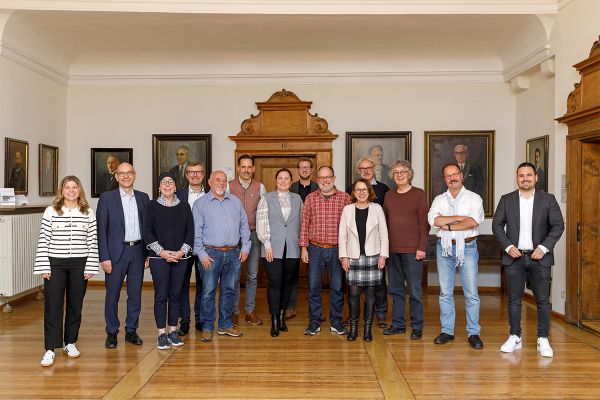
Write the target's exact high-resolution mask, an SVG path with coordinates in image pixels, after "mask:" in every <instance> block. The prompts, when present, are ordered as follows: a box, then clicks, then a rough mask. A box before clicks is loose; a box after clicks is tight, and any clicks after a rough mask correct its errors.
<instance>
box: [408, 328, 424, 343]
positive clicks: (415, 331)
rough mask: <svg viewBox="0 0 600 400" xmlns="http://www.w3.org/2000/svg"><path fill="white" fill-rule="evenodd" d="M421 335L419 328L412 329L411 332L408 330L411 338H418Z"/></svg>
mask: <svg viewBox="0 0 600 400" xmlns="http://www.w3.org/2000/svg"><path fill="white" fill-rule="evenodd" d="M422 337H423V331H422V330H420V329H413V330H412V332H410V338H411V339H412V340H419V339H421V338H422Z"/></svg>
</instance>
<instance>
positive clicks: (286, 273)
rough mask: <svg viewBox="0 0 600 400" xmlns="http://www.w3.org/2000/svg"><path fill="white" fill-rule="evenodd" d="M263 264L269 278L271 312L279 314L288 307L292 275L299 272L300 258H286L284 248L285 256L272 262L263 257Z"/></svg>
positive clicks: (268, 295)
mask: <svg viewBox="0 0 600 400" xmlns="http://www.w3.org/2000/svg"><path fill="white" fill-rule="evenodd" d="M263 266H264V268H265V271H266V272H267V277H268V278H269V284H268V286H267V301H268V303H269V314H277V313H279V311H280V310H285V309H286V308H287V307H288V302H289V300H290V289H291V283H292V277H293V276H294V274H298V269H299V268H300V259H299V258H285V250H284V252H283V258H274V259H273V261H271V262H269V261H267V260H266V258H263Z"/></svg>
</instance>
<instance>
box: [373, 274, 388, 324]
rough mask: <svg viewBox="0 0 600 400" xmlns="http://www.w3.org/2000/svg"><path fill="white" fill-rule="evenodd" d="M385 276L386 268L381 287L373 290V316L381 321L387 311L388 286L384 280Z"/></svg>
mask: <svg viewBox="0 0 600 400" xmlns="http://www.w3.org/2000/svg"><path fill="white" fill-rule="evenodd" d="M386 275H387V268H384V269H383V277H382V278H381V285H379V286H377V288H376V289H375V315H377V316H378V317H379V318H383V319H385V316H386V315H387V311H388V285H387V282H386V280H385V276H386Z"/></svg>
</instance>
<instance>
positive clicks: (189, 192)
mask: <svg viewBox="0 0 600 400" xmlns="http://www.w3.org/2000/svg"><path fill="white" fill-rule="evenodd" d="M185 176H186V178H187V180H188V182H189V185H188V186H186V187H184V188H183V189H181V190H178V191H177V198H178V199H179V201H181V202H182V203H188V204H189V205H190V208H193V207H194V203H195V202H196V200H198V199H199V198H200V197H202V196H204V194H206V193H208V192H210V188H209V187H208V185H206V186H204V185H203V182H204V177H205V176H206V169H205V168H204V165H203V164H202V163H199V162H189V163H188V165H187V167H186V170H185ZM197 263H198V257H197V256H196V255H192V256H191V257H190V258H189V259H188V265H187V268H186V270H185V278H184V279H183V287H182V288H181V300H180V303H179V304H180V306H179V307H180V308H179V317H180V318H181V319H180V321H179V331H178V334H179V336H185V335H187V334H188V332H189V331H190V321H191V310H190V278H191V277H192V269H193V270H194V271H195V276H196V297H195V298H194V316H195V318H196V325H195V327H196V329H197V330H199V331H201V330H202V323H201V321H200V299H201V297H202V284H201V282H200V271H199V270H198V269H197V268H195V265H196V264H197Z"/></svg>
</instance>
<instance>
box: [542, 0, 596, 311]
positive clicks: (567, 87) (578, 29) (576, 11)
mask: <svg viewBox="0 0 600 400" xmlns="http://www.w3.org/2000/svg"><path fill="white" fill-rule="evenodd" d="M599 34H600V2H599V1H597V0H575V1H573V2H571V3H569V4H568V5H567V6H566V7H563V8H562V9H561V10H560V12H559V14H558V16H557V18H556V22H555V24H554V28H553V30H552V35H551V36H550V47H551V51H552V52H553V53H554V54H556V59H555V68H556V76H555V94H556V95H555V98H554V117H555V118H556V117H560V116H562V115H564V113H565V112H566V104H567V96H568V95H569V93H570V92H571V91H572V90H573V84H574V83H576V82H579V81H580V75H579V73H578V72H577V71H576V70H575V69H574V68H573V67H572V65H573V64H576V63H578V62H579V61H582V60H584V59H586V58H587V57H588V56H589V52H590V49H591V47H592V44H593V43H594V42H595V41H596V40H598V35H599ZM554 133H555V135H554V142H552V141H551V142H550V152H551V153H553V154H554V165H555V166H554V171H552V170H551V172H552V175H551V176H549V180H550V184H551V185H553V186H551V188H552V187H553V188H554V190H555V192H556V194H557V199H559V204H560V205H561V209H562V212H563V215H564V214H565V213H566V204H564V203H560V186H561V176H562V175H564V174H565V173H566V135H567V126H566V125H564V124H555V128H554ZM565 239H566V234H565V235H563V237H562V238H561V240H560V241H559V242H558V244H557V245H556V247H555V249H554V252H555V261H556V266H555V267H554V269H553V283H552V308H553V309H554V310H555V311H557V312H559V313H561V314H564V312H565V304H564V300H563V299H562V298H561V292H563V291H565V290H566V269H565V267H566V240H565Z"/></svg>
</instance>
